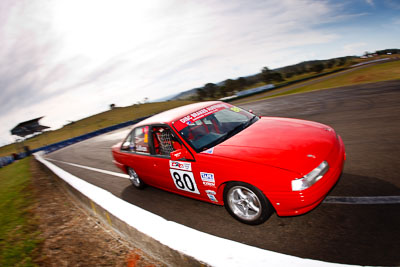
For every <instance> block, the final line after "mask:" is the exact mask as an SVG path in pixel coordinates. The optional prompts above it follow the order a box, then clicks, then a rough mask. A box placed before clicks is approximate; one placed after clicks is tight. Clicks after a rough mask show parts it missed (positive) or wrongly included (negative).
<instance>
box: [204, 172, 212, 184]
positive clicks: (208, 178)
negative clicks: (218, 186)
mask: <svg viewBox="0 0 400 267" xmlns="http://www.w3.org/2000/svg"><path fill="white" fill-rule="evenodd" d="M200 177H201V180H202V181H203V182H212V183H215V180H214V173H208V172H200Z"/></svg>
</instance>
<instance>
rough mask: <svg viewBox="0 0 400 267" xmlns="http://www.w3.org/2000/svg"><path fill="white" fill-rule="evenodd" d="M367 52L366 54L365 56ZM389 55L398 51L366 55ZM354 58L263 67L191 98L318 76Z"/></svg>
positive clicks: (209, 86) (209, 97)
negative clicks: (294, 78)
mask: <svg viewBox="0 0 400 267" xmlns="http://www.w3.org/2000/svg"><path fill="white" fill-rule="evenodd" d="M367 53H368V52H366V54H367ZM369 54H371V55H390V54H400V49H384V50H379V51H376V52H375V53H368V55H369ZM355 58H356V57H355V56H347V57H338V58H332V59H327V60H312V61H305V62H301V63H298V64H295V65H290V66H286V67H283V68H278V69H273V70H271V69H269V68H268V67H263V68H262V69H261V72H260V73H257V74H255V75H252V76H248V77H240V78H238V79H227V80H225V81H223V82H221V83H218V84H214V83H207V84H206V85H204V86H203V87H201V88H198V89H197V90H196V94H195V95H194V96H192V99H193V100H212V99H218V98H222V97H226V96H230V95H233V94H235V93H236V92H239V91H242V90H245V89H247V88H249V87H251V86H254V85H255V84H257V83H260V82H264V83H266V84H271V83H272V84H275V85H276V84H281V83H284V82H288V81H290V79H291V78H293V77H294V76H299V75H302V74H307V73H308V74H309V73H315V74H319V73H321V72H323V71H324V70H325V69H333V68H341V67H345V66H346V65H348V64H351V63H352V62H353V59H355Z"/></svg>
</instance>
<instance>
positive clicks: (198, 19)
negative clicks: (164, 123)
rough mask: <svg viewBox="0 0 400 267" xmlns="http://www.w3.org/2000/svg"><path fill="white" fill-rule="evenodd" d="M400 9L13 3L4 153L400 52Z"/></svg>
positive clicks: (374, 1) (5, 47)
mask: <svg viewBox="0 0 400 267" xmlns="http://www.w3.org/2000/svg"><path fill="white" fill-rule="evenodd" d="M399 44H400V1H398V0H379V1H378V0H346V1H329V0H321V1H312V0H264V1H261V0H255V1H244V0H241V1H237V0H230V1H226V0H220V1H214V0H203V1H187V0H149V1H130V0H53V1H48V0H35V1H31V0H17V1H16V0H2V1H0V57H1V59H2V60H1V63H0V88H1V97H0V125H1V128H0V145H4V144H7V143H9V142H12V141H13V137H12V136H11V135H10V129H12V128H13V127H14V126H15V125H17V124H18V123H19V122H21V121H25V120H29V119H33V118H36V117H40V116H45V117H44V119H42V121H41V123H42V124H44V125H48V126H50V127H52V129H57V128H59V127H61V126H62V125H64V124H66V123H67V122H68V121H73V120H78V119H81V118H84V117H87V116H90V115H93V114H96V113H99V112H102V111H105V110H107V109H108V107H109V105H110V104H111V103H114V104H116V105H117V106H127V105H131V104H134V103H136V102H138V101H141V100H143V99H144V98H145V97H147V98H149V99H150V100H154V99H159V98H161V97H164V96H168V95H171V94H177V93H179V92H181V91H185V90H189V89H192V88H196V87H200V86H203V85H204V84H206V83H208V82H214V83H217V82H220V81H223V80H225V79H228V78H237V77H240V76H247V75H251V74H255V73H257V72H259V71H260V70H261V69H262V68H263V67H265V66H267V67H269V68H277V67H282V66H286V65H289V64H295V63H298V62H301V61H305V60H313V59H328V58H333V57H340V56H347V55H362V54H363V53H364V52H365V51H369V52H374V51H376V50H380V49H386V48H400V45H399Z"/></svg>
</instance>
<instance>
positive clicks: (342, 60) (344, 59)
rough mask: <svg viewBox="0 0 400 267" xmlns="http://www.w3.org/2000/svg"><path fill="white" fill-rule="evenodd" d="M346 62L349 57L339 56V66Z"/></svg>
mask: <svg viewBox="0 0 400 267" xmlns="http://www.w3.org/2000/svg"><path fill="white" fill-rule="evenodd" d="M346 62H347V58H345V57H341V58H339V63H338V66H344V65H345V64H346Z"/></svg>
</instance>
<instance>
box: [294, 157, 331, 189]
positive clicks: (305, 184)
mask: <svg viewBox="0 0 400 267" xmlns="http://www.w3.org/2000/svg"><path fill="white" fill-rule="evenodd" d="M328 169H329V165H328V162H326V161H323V162H322V163H321V164H319V166H318V167H317V168H315V169H314V170H312V171H311V172H310V173H309V174H307V175H304V177H303V178H300V179H296V180H293V181H292V191H300V190H304V189H307V188H309V187H310V186H312V185H313V184H315V183H316V182H317V181H318V180H319V179H321V178H322V176H324V174H325V173H326V172H327V171H328Z"/></svg>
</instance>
